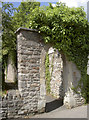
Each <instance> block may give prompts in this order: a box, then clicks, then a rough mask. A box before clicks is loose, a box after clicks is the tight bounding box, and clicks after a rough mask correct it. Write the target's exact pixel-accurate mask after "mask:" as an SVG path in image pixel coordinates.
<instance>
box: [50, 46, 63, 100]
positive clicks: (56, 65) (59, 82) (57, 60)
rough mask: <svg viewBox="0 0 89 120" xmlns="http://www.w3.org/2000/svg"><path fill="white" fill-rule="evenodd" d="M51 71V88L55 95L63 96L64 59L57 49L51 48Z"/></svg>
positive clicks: (57, 96)
mask: <svg viewBox="0 0 89 120" xmlns="http://www.w3.org/2000/svg"><path fill="white" fill-rule="evenodd" d="M48 55H49V71H50V75H51V82H50V88H51V92H50V94H52V95H53V96H54V97H56V98H63V96H64V94H63V60H62V56H61V54H60V53H59V51H58V50H57V49H54V48H52V47H51V48H49V50H48Z"/></svg>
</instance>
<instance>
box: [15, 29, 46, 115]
mask: <svg viewBox="0 0 89 120" xmlns="http://www.w3.org/2000/svg"><path fill="white" fill-rule="evenodd" d="M45 49H46V48H45V45H44V43H43V41H42V38H41V36H40V35H39V34H38V33H37V32H36V31H35V30H30V29H20V32H18V34H17V58H18V89H19V91H20V94H21V97H22V98H23V101H24V103H23V104H24V105H23V107H22V109H23V113H24V112H26V113H27V114H29V113H32V112H34V113H35V112H38V111H40V110H41V109H43V108H45V104H46V103H45V85H44V84H42V82H44V81H45V71H44V70H45V67H44V63H45V61H44V60H45V54H46V52H45ZM24 108H25V111H24ZM41 111H42V110H41ZM43 111H45V109H43ZM23 113H22V114H23Z"/></svg>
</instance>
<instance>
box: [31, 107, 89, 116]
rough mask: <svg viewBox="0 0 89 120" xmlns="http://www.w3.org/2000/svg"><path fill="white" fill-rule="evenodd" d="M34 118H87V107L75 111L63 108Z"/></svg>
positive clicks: (74, 109)
mask: <svg viewBox="0 0 89 120" xmlns="http://www.w3.org/2000/svg"><path fill="white" fill-rule="evenodd" d="M32 118H87V106H80V107H76V108H73V109H66V108H65V107H64V106H62V107H60V108H58V109H56V110H54V111H51V112H49V113H43V114H39V115H35V116H33V117H32Z"/></svg>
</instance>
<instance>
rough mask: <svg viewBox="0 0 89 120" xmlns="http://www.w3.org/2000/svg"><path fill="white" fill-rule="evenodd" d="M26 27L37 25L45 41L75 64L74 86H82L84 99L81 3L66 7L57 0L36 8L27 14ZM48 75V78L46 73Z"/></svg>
mask: <svg viewBox="0 0 89 120" xmlns="http://www.w3.org/2000/svg"><path fill="white" fill-rule="evenodd" d="M28 27H30V28H32V29H38V31H39V33H40V34H41V35H42V36H43V38H44V41H45V43H51V45H52V46H53V47H54V48H57V49H58V50H59V51H62V52H63V53H64V54H65V55H66V56H67V58H68V60H69V61H73V62H74V63H75V64H76V65H77V68H78V69H79V70H80V71H81V80H80V82H79V83H78V86H77V88H81V89H82V91H81V93H82V96H83V97H84V98H85V99H86V102H88V101H89V97H88V96H89V84H87V83H88V81H89V78H88V77H87V62H88V59H87V57H88V54H89V23H88V21H87V19H86V13H85V12H84V9H83V7H77V8H75V7H73V8H69V7H68V6H66V5H65V4H63V3H57V4H56V7H52V4H50V5H49V6H47V7H45V8H40V7H39V8H36V9H34V11H32V15H31V16H30V17H29V22H28ZM46 67H47V66H46ZM46 72H47V71H46ZM46 74H47V73H46ZM48 78H49V81H50V76H49V73H48ZM76 91H77V89H76Z"/></svg>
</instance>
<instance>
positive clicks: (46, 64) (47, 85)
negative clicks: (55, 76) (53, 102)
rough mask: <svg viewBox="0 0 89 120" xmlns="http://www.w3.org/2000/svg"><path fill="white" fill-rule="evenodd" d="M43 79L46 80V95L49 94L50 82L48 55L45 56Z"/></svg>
mask: <svg viewBox="0 0 89 120" xmlns="http://www.w3.org/2000/svg"><path fill="white" fill-rule="evenodd" d="M45 78H46V91H47V93H50V81H51V75H50V72H49V55H48V53H47V54H46V59H45Z"/></svg>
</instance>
